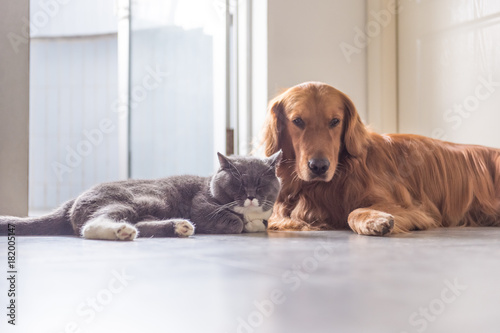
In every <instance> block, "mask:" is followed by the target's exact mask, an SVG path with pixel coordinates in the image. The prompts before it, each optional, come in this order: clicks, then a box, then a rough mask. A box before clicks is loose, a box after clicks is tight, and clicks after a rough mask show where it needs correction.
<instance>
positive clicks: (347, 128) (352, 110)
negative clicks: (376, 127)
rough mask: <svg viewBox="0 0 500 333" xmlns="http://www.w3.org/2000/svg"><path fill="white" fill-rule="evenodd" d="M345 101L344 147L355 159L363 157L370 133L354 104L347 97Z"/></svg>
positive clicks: (344, 96)
mask: <svg viewBox="0 0 500 333" xmlns="http://www.w3.org/2000/svg"><path fill="white" fill-rule="evenodd" d="M342 97H343V99H344V114H345V123H344V139H343V142H344V146H345V149H346V150H347V152H348V153H349V155H351V156H354V157H360V156H363V155H364V154H365V153H366V147H367V146H368V142H369V133H368V130H367V129H366V127H365V125H364V124H363V122H362V121H361V117H360V116H359V114H358V112H357V111H356V107H355V106H354V103H353V102H352V101H351V99H350V98H349V97H347V96H346V95H343V96H342Z"/></svg>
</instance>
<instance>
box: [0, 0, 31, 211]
mask: <svg viewBox="0 0 500 333" xmlns="http://www.w3.org/2000/svg"><path fill="white" fill-rule="evenodd" d="M27 17H29V1H28V0H16V1H2V2H0V36H2V42H0V73H2V74H1V75H0V215H27V213H28V128H29V126H28V117H29V108H28V103H29V95H28V86H29V44H28V36H24V35H23V29H25V26H24V23H23V21H22V19H23V18H27ZM4 37H8V38H11V39H12V40H16V41H18V42H19V41H21V40H23V41H24V42H19V44H18V43H14V44H13V45H16V47H13V46H12V45H11V44H9V42H8V39H7V38H4Z"/></svg>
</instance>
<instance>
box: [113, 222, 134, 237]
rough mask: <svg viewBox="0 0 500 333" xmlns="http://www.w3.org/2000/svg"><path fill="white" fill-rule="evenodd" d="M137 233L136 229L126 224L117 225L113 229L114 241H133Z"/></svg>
mask: <svg viewBox="0 0 500 333" xmlns="http://www.w3.org/2000/svg"><path fill="white" fill-rule="evenodd" d="M138 233H139V232H138V231H137V229H136V227H134V226H133V225H131V224H129V223H126V222H122V223H117V226H116V229H115V235H116V239H118V240H122V241H133V240H134V239H136V238H137V234H138Z"/></svg>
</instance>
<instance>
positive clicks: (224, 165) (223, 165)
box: [217, 153, 231, 169]
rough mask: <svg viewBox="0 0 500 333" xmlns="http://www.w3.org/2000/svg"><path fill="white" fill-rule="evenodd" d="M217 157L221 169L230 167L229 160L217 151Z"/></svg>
mask: <svg viewBox="0 0 500 333" xmlns="http://www.w3.org/2000/svg"><path fill="white" fill-rule="evenodd" d="M217 157H219V164H220V167H221V168H222V169H229V168H231V162H229V159H228V158H227V157H226V156H224V155H222V154H221V153H217Z"/></svg>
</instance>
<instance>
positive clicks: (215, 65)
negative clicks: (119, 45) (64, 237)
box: [129, 0, 226, 178]
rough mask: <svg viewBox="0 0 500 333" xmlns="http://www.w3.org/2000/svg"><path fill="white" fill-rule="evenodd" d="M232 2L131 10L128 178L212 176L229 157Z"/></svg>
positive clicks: (188, 0)
mask: <svg viewBox="0 0 500 333" xmlns="http://www.w3.org/2000/svg"><path fill="white" fill-rule="evenodd" d="M225 6H226V2H225V1H224V0H221V1H206V0H182V1H181V0H148V1H146V0H134V1H132V3H131V11H130V13H131V15H130V18H131V25H130V26H131V28H130V87H129V110H130V118H129V131H130V132H129V135H130V137H129V154H130V155H129V161H130V164H129V167H130V169H129V173H130V176H131V177H132V178H159V177H165V176H169V175H180V174H196V175H209V174H211V173H213V171H214V167H215V166H216V164H217V163H216V161H217V159H216V151H220V152H225V133H226V129H225V127H226V47H225V46H226V15H225V8H226V7H225Z"/></svg>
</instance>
